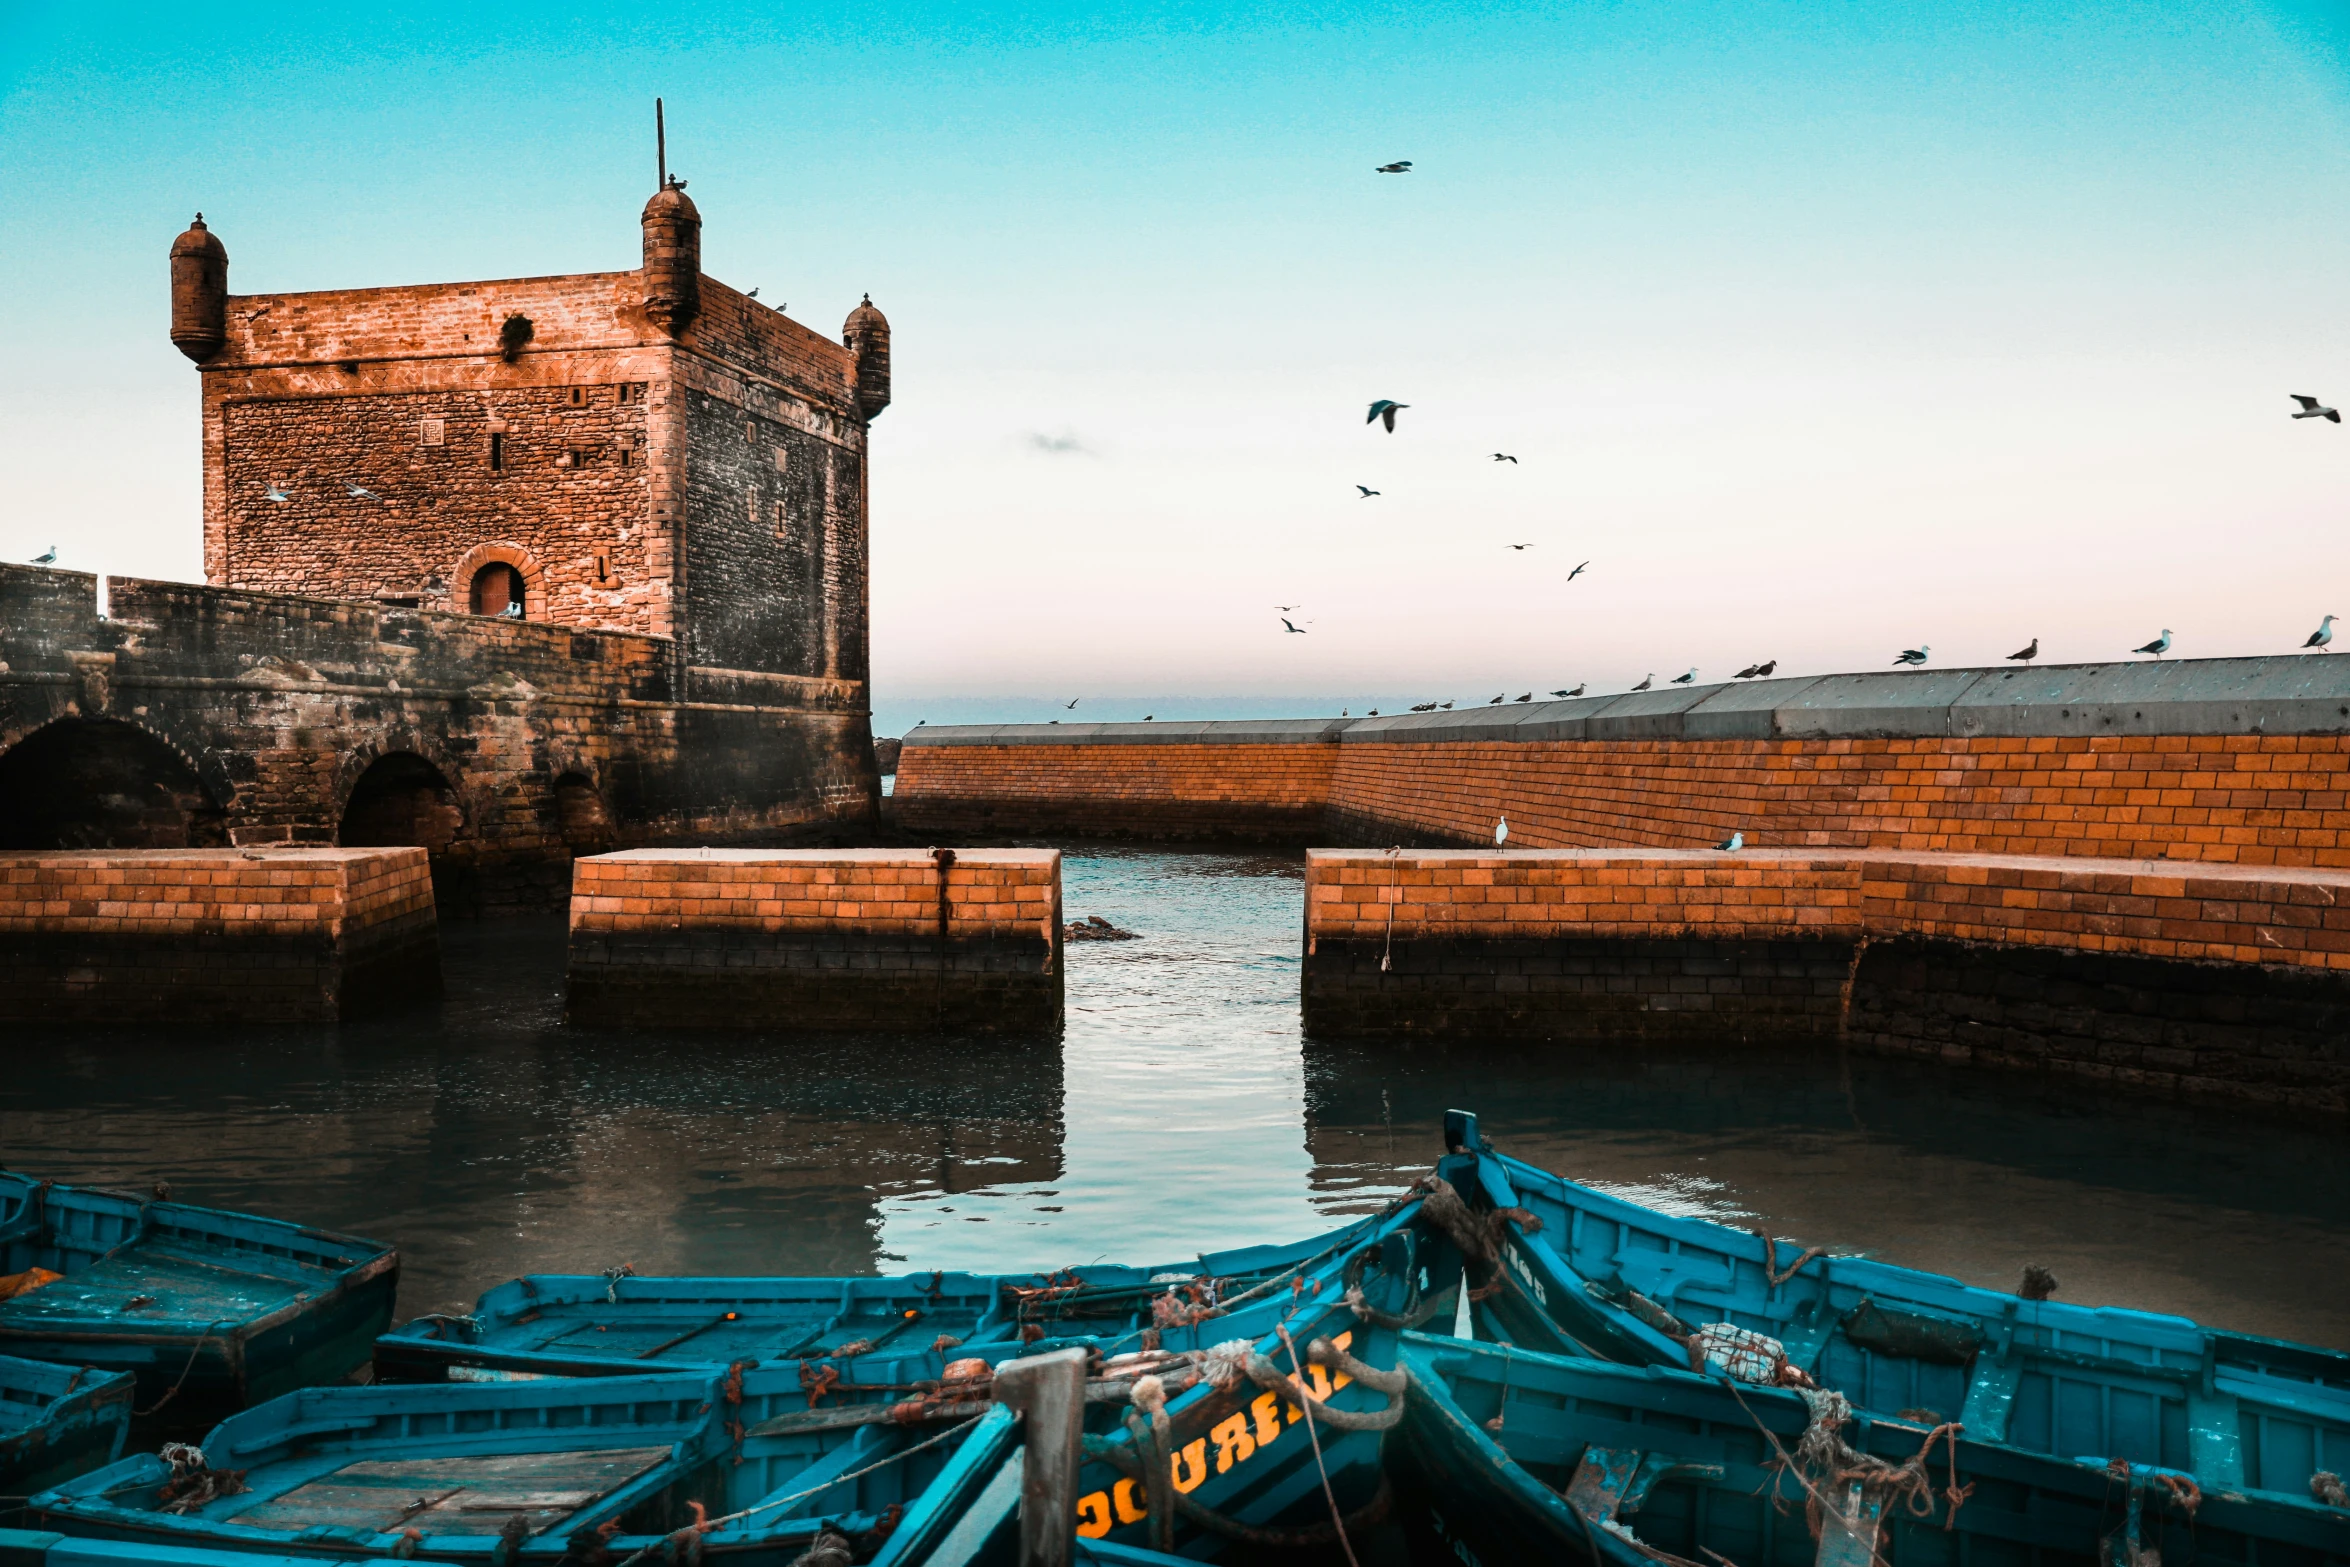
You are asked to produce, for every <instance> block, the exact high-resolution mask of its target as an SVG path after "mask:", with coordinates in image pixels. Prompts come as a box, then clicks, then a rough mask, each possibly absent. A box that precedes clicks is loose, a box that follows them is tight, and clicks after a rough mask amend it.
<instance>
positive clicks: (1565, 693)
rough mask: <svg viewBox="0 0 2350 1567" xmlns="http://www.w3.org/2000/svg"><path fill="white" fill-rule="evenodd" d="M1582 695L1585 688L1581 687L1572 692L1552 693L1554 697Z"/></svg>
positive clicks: (1578, 686)
mask: <svg viewBox="0 0 2350 1567" xmlns="http://www.w3.org/2000/svg"><path fill="white" fill-rule="evenodd" d="M1582 694H1583V688H1582V686H1580V685H1577V686H1576V687H1575V689H1574V690H1572V691H1553V692H1552V693H1551V695H1552V696H1581V695H1582Z"/></svg>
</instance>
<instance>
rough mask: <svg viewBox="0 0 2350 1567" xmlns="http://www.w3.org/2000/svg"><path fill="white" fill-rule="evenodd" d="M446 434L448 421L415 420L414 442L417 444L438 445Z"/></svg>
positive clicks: (447, 432) (444, 438) (445, 437)
mask: <svg viewBox="0 0 2350 1567" xmlns="http://www.w3.org/2000/svg"><path fill="white" fill-rule="evenodd" d="M448 434H449V423H448V421H447V420H445V419H419V420H417V421H416V444H417V445H419V446H438V445H440V444H441V443H442V442H443V441H444V440H446V439H447V438H448Z"/></svg>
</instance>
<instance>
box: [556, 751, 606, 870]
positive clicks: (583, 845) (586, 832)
mask: <svg viewBox="0 0 2350 1567" xmlns="http://www.w3.org/2000/svg"><path fill="white" fill-rule="evenodd" d="M554 798H555V834H556V836H557V837H559V838H560V839H562V841H563V848H564V850H565V852H566V853H568V854H570V855H571V856H572V858H574V859H577V858H579V857H580V856H582V855H589V854H608V853H610V852H611V851H612V850H613V849H614V848H616V847H618V846H619V841H620V835H619V833H618V832H617V831H615V830H614V828H613V825H612V811H611V807H610V806H609V805H608V804H607V803H606V802H605V799H604V792H603V791H602V790H601V789H598V788H597V787H596V781H595V780H594V779H593V778H590V777H589V776H588V775H587V774H586V773H585V772H582V771H580V770H579V769H578V768H572V769H569V770H567V771H566V772H564V773H562V774H561V775H560V776H558V777H557V778H556V780H555V797H554Z"/></svg>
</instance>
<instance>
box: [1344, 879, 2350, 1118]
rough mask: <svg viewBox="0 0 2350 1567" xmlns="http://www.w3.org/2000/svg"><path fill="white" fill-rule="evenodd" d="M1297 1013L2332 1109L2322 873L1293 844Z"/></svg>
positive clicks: (2342, 946) (2335, 901)
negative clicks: (1301, 904) (2088, 1080)
mask: <svg viewBox="0 0 2350 1567" xmlns="http://www.w3.org/2000/svg"><path fill="white" fill-rule="evenodd" d="M1306 885H1307V891H1306V897H1307V905H1306V909H1307V914H1306V958H1305V969H1304V976H1303V981H1302V985H1303V994H1304V1002H1305V1013H1306V1024H1307V1027H1308V1029H1309V1030H1310V1031H1314V1032H1317V1033H1324V1034H1331V1035H1344V1034H1371V1033H1392V1034H1405V1035H1410V1034H1433V1035H1442V1034H1456V1033H1459V1034H1516V1035H1535V1036H1545V1037H1561V1038H1585V1039H1599V1038H1624V1037H1637V1038H1661V1037H1680V1036H1685V1037H1710V1038H1717V1039H1718V1038H1720V1037H1722V1036H1723V1034H1724V1033H1736V1034H1740V1035H1743V1036H1746V1037H1790V1038H1804V1037H1811V1038H1823V1037H1829V1038H1832V1037H1842V1038H1844V1039H1846V1040H1847V1041H1848V1042H1850V1043H1852V1044H1854V1045H1856V1046H1858V1047H1861V1048H1867V1049H1876V1050H1881V1051H1886V1052H1891V1053H1905V1054H1924V1055H1933V1056H1938V1057H1943V1058H1947V1059H1957V1060H1965V1061H1970V1062H1974V1063H1976V1064H1983V1065H1996V1066H2004V1067H2030V1068H2035V1069H2040V1070H2050V1071H2060V1072H2066V1073H2071V1074H2076V1075H2086V1076H2095V1077H2106V1078H2112V1079H2116V1080H2123V1081H2131V1082H2136V1083H2140V1084H2143V1085H2146V1086H2151V1087H2160V1088H2168V1089H2173V1090H2182V1091H2189V1092H2195V1093H2201V1094H2214V1095H2225V1096H2228V1097H2234V1098H2241V1099H2250V1100H2260V1101H2266V1102H2274V1103H2286V1104H2293V1105H2297V1106H2303V1107H2308V1108H2316V1109H2325V1110H2341V1109H2345V1108H2350V906H2344V905H2343V901H2342V900H2343V895H2344V894H2346V893H2350V874H2344V873H2341V872H2330V871H2320V870H2309V869H2298V870H2292V869H2267V868H2256V867H2245V866H2219V865H2198V866H2193V867H2187V866H2182V865H2179V864H2177V863H2175V862H2146V861H2139V862H2120V861H2101V860H2088V859H2076V858H2061V857H2038V858H2021V857H2016V858H2000V857H1993V856H1981V855H1972V856H1943V855H1933V856H1923V857H1920V856H1914V855H1903V854H1898V853H1892V852H1884V851H1878V852H1861V853H1846V854H1834V853H1826V854H1822V853H1808V852H1804V851H1796V850H1778V851H1772V850H1764V851H1759V852H1748V853H1742V854H1738V855H1727V854H1714V853H1701V852H1688V851H1649V852H1646V853H1642V852H1638V851H1626V850H1615V851H1518V852H1511V853H1508V854H1500V853H1496V852H1493V851H1485V852H1482V853H1445V852H1432V851H1417V852H1414V851H1406V852H1403V853H1380V852H1376V851H1344V850H1317V851H1314V852H1313V853H1311V854H1309V855H1308V857H1307V876H1306Z"/></svg>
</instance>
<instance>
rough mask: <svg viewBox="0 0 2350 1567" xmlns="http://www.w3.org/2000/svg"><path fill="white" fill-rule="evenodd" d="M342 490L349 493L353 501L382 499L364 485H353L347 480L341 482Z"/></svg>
mask: <svg viewBox="0 0 2350 1567" xmlns="http://www.w3.org/2000/svg"><path fill="white" fill-rule="evenodd" d="M343 488H344V489H346V490H349V491H350V492H351V498H352V499H353V500H355V501H380V500H382V499H383V497H382V496H380V495H378V494H376V493H375V491H373V490H371V489H369V488H368V487H367V486H366V485H364V484H353V483H352V482H351V481H350V480H348V479H345V480H344V481H343Z"/></svg>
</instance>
